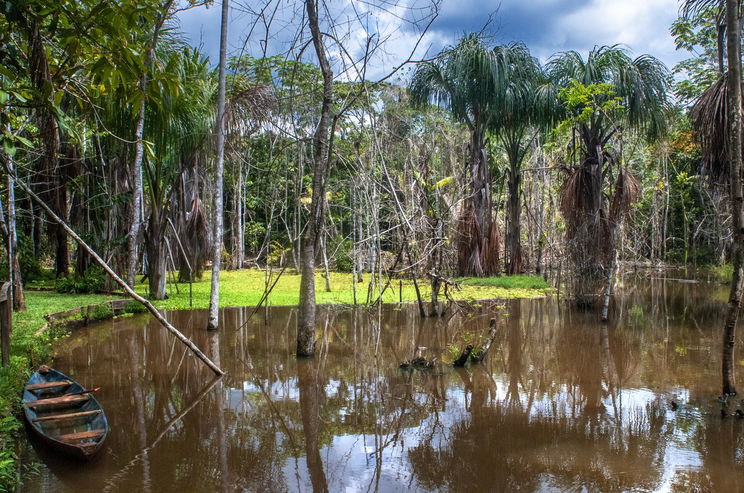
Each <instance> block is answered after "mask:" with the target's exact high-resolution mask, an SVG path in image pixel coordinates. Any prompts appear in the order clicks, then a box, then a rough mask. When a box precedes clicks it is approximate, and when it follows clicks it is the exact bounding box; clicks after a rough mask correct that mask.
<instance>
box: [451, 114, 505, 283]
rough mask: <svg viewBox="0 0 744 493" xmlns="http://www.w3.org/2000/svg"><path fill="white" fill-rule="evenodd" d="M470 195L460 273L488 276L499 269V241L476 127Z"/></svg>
mask: <svg viewBox="0 0 744 493" xmlns="http://www.w3.org/2000/svg"><path fill="white" fill-rule="evenodd" d="M470 179H471V184H472V189H471V196H470V199H469V200H468V203H467V204H466V206H465V207H466V210H465V213H464V216H463V222H464V224H463V229H464V231H463V234H464V241H462V242H461V243H460V246H459V253H458V256H459V263H460V266H459V267H460V273H461V274H462V275H466V276H478V277H482V276H487V275H491V274H496V271H497V269H498V242H497V240H496V231H495V229H494V228H493V220H492V216H491V174H490V171H489V169H488V159H487V157H486V151H485V136H484V133H483V131H482V130H481V129H480V128H479V127H478V126H477V125H476V126H475V128H473V130H472V132H471V141H470Z"/></svg>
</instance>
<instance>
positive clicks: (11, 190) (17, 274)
mask: <svg viewBox="0 0 744 493" xmlns="http://www.w3.org/2000/svg"><path fill="white" fill-rule="evenodd" d="M8 170H9V172H8V265H9V266H10V268H9V269H8V270H9V272H10V281H11V283H12V289H13V291H12V292H13V310H15V311H23V310H25V309H26V298H25V296H24V295H23V280H22V279H21V265H20V263H19V262H18V233H17V231H16V210H15V180H14V179H13V175H14V174H15V168H14V166H13V157H12V156H8Z"/></svg>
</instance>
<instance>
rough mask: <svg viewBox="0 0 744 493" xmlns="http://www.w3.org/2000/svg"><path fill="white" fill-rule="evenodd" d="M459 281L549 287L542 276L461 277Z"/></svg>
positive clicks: (492, 285)
mask: <svg viewBox="0 0 744 493" xmlns="http://www.w3.org/2000/svg"><path fill="white" fill-rule="evenodd" d="M457 282H459V283H460V284H463V285H465V286H483V287H493V288H503V289H508V290H513V289H538V290H544V289H548V288H549V287H550V286H548V283H547V282H545V279H543V278H542V277H540V276H526V275H518V276H500V277H461V278H459V279H457Z"/></svg>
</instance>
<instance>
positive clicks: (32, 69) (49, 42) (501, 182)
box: [0, 0, 740, 470]
mask: <svg viewBox="0 0 744 493" xmlns="http://www.w3.org/2000/svg"><path fill="white" fill-rule="evenodd" d="M724 3H725V2H717V1H688V2H685V3H684V5H683V7H684V9H683V14H684V15H683V16H682V17H680V19H679V20H678V21H677V22H675V23H674V25H673V26H672V28H671V29H672V34H673V35H674V36H675V39H676V41H677V45H678V48H679V49H681V50H686V51H688V52H689V53H690V56H691V58H690V59H688V60H686V61H684V62H682V63H680V64H679V65H678V66H676V67H674V68H672V69H671V70H669V69H668V68H667V67H665V66H664V65H663V64H662V63H661V62H660V61H659V60H657V59H656V58H654V57H653V56H652V55H650V54H641V55H634V54H632V53H631V51H630V50H629V49H627V48H624V47H620V46H602V45H598V46H597V47H596V48H594V49H593V50H591V51H590V52H589V53H588V54H580V53H577V52H564V53H557V54H555V55H554V56H553V57H551V58H550V59H548V60H545V61H540V60H538V59H536V58H535V57H534V56H533V55H532V54H530V51H529V47H528V46H526V45H524V44H521V43H513V44H503V45H496V44H495V43H494V41H493V40H492V39H491V38H489V37H488V36H485V35H483V34H482V33H479V34H467V35H465V36H463V37H462V39H461V40H460V41H459V42H458V43H456V44H454V45H453V46H449V47H447V48H445V49H443V50H442V51H441V53H439V54H438V55H437V56H436V57H434V58H433V59H432V60H431V61H428V62H422V63H419V64H416V65H413V66H412V71H411V73H410V77H408V78H407V79H406V78H403V79H401V78H397V76H398V75H400V74H401V73H402V72H396V71H393V72H392V73H391V74H389V76H388V77H385V78H383V80H377V81H372V80H369V79H368V78H367V77H365V74H366V69H367V66H368V64H371V63H373V62H372V60H373V57H372V56H371V55H370V54H369V53H367V54H365V56H364V57H363V58H362V59H361V60H353V59H351V58H349V57H350V55H349V54H348V53H346V52H345V48H344V46H343V45H342V44H341V42H342V41H343V39H344V38H343V37H342V36H340V37H333V36H329V35H325V34H323V32H324V31H323V29H321V28H329V27H330V26H335V24H334V20H333V19H331V18H326V17H324V16H323V15H321V16H320V18H319V16H318V12H319V9H318V6H317V5H316V4H315V2H313V1H312V0H308V1H307V2H304V3H303V4H302V8H303V9H307V14H308V15H307V25H304V24H303V25H300V26H296V31H297V38H296V39H297V42H296V43H295V45H293V46H292V48H290V49H289V50H288V51H287V52H285V53H281V54H273V55H272V54H266V53H264V54H263V56H260V57H254V56H251V55H248V54H246V53H244V52H241V54H240V55H239V56H233V57H232V58H229V59H228V60H227V61H226V62H225V63H226V74H227V77H226V78H227V80H226V91H227V93H226V97H225V101H224V103H225V104H224V119H223V120H222V123H223V125H219V126H218V125H216V122H217V120H218V118H217V115H218V114H221V109H220V108H221V107H220V106H219V105H218V100H219V99H220V98H219V90H218V89H219V84H218V82H219V78H218V73H219V70H218V69H215V68H214V67H213V63H214V61H210V60H208V59H207V58H206V57H205V56H204V54H203V53H201V52H200V51H199V49H196V48H193V47H191V46H188V45H187V44H186V43H185V42H184V41H183V40H182V39H181V38H180V37H179V35H178V33H177V32H176V31H175V30H174V29H173V27H172V26H173V22H174V19H175V17H176V15H177V12H178V11H179V9H181V8H183V7H187V6H188V5H180V4H178V2H175V1H173V0H166V1H164V2H159V1H153V0H146V1H137V2H132V1H129V0H124V1H120V2H103V3H95V2H76V1H67V0H54V1H48V0H44V1H41V0H29V1H25V2H6V4H5V8H4V10H3V11H2V13H0V43H1V45H2V49H0V107H1V108H2V112H1V114H0V116H1V121H0V125H1V128H0V140H2V149H1V150H0V161H2V166H3V170H2V175H3V188H2V192H1V193H0V197H1V199H2V209H1V211H2V214H1V215H0V226H1V228H0V229H1V232H2V237H3V245H4V250H5V252H6V253H7V255H3V256H2V260H1V261H0V272H2V275H3V278H8V279H11V280H12V282H13V293H14V305H15V308H16V309H18V310H23V308H24V298H23V285H24V283H25V284H27V283H30V282H34V281H39V280H44V277H45V276H47V280H46V284H47V285H49V284H50V282H49V279H48V277H49V275H50V274H49V271H50V269H51V270H52V272H53V274H52V276H53V277H54V278H55V279H56V281H55V283H56V289H57V290H58V291H59V292H61V293H107V292H108V293H110V292H111V291H112V290H114V289H115V283H114V282H113V281H112V279H111V277H110V276H107V275H106V274H105V273H104V272H103V271H102V270H101V267H100V266H98V265H96V264H95V263H94V261H93V258H92V256H91V255H90V254H89V253H88V252H87V251H86V250H85V249H83V248H82V247H80V246H78V244H77V243H73V242H72V241H71V240H70V238H69V236H68V234H67V233H66V232H65V230H64V229H63V227H62V225H61V223H58V222H57V221H56V220H54V217H53V215H56V216H58V217H59V218H60V219H61V221H63V222H64V223H67V224H69V225H70V226H71V227H72V229H74V230H75V231H76V232H77V233H78V234H79V235H80V237H81V238H82V239H83V240H84V241H85V242H87V243H88V244H89V245H90V246H91V247H92V248H93V250H95V251H96V252H98V253H99V254H100V255H101V257H102V258H103V259H104V260H105V261H106V262H107V263H108V264H109V265H110V266H111V268H112V269H113V270H114V271H115V272H116V273H117V274H118V275H119V276H120V277H121V278H123V279H125V280H126V281H127V282H128V284H129V285H131V286H134V285H135V283H136V282H137V279H136V277H137V276H141V280H140V283H142V282H145V281H146V282H147V293H148V294H149V296H150V297H151V298H152V299H154V300H164V299H166V298H167V296H168V292H169V288H168V284H169V283H170V284H171V286H172V285H174V284H176V283H187V282H189V281H199V280H200V279H201V277H202V274H203V272H204V271H205V270H206V269H208V268H210V266H216V275H219V272H218V270H219V264H220V262H215V260H218V261H220V260H221V264H222V266H223V267H224V268H226V269H229V270H238V269H244V268H246V267H259V268H261V269H265V272H270V270H271V269H276V270H277V271H278V270H279V269H283V268H285V267H286V268H289V269H290V272H291V273H292V275H294V274H296V273H301V276H302V278H303V280H302V281H301V282H299V279H298V282H297V286H296V289H297V293H296V294H297V296H294V295H292V296H289V295H287V298H286V299H287V302H292V303H295V302H297V301H298V300H300V302H301V304H302V306H303V307H308V308H306V309H304V311H303V312H302V313H303V315H302V316H301V317H300V319H301V321H300V324H301V327H300V330H299V332H300V333H302V332H303V330H305V331H306V330H312V329H308V327H310V328H312V327H314V318H313V317H314V311H313V310H312V309H310V308H311V307H314V303H315V299H316V296H315V295H314V285H315V281H314V279H315V275H314V271H315V267H316V266H317V267H318V270H319V271H322V272H323V273H324V276H323V277H322V278H321V277H319V278H318V279H319V282H322V283H324V286H323V288H324V290H325V291H326V292H336V291H337V289H338V288H339V286H336V285H335V284H336V283H337V282H338V279H339V278H338V276H335V275H333V274H331V272H332V271H337V272H344V273H347V274H349V275H350V278H352V279H359V280H360V281H363V284H358V286H359V293H357V292H356V290H355V291H354V292H353V298H352V301H353V302H355V303H357V302H358V303H374V302H376V301H377V300H380V299H382V294H383V292H384V291H386V290H387V289H388V286H389V285H390V284H391V283H392V285H393V286H394V287H395V286H397V283H398V282H399V281H401V280H403V281H405V285H406V286H412V285H413V284H414V282H415V284H416V285H415V286H414V288H413V290H412V291H411V292H409V293H408V294H407V295H406V297H407V298H408V299H418V301H419V302H421V301H422V300H423V299H424V298H426V299H427V300H429V301H431V302H432V305H431V307H432V308H431V310H430V311H427V312H425V310H424V309H423V308H422V310H421V312H422V314H423V315H426V316H429V315H437V314H439V309H438V303H437V302H438V301H439V300H441V299H442V296H444V294H443V293H446V292H447V290H446V288H447V286H450V283H452V282H453V281H454V280H455V279H456V278H459V277H460V276H474V277H484V276H498V275H501V274H510V275H513V274H535V275H538V276H542V277H544V278H545V279H546V280H550V281H552V282H554V283H556V282H562V283H564V284H565V285H566V286H567V287H568V292H569V295H570V296H571V297H572V298H575V299H576V300H577V301H578V302H579V304H580V305H581V306H583V307H590V308H591V307H594V308H596V307H600V306H602V305H603V304H604V305H605V310H606V305H607V303H608V302H609V301H608V300H609V293H610V292H611V287H612V284H613V276H614V273H615V271H616V270H617V268H618V266H619V265H620V264H622V263H631V262H632V263H645V264H653V265H658V264H663V263H672V264H683V265H686V266H687V265H691V266H697V265H703V264H714V265H724V264H727V263H730V262H732V261H734V260H736V258H737V255H740V253H738V252H739V250H740V249H738V248H737V247H736V245H737V242H736V238H737V236H736V234H738V233H737V231H736V230H735V229H732V225H734V226H735V225H736V224H737V223H736V217H737V215H736V214H733V215H732V212H731V211H732V210H731V209H730V208H729V207H728V205H727V204H728V199H729V190H730V189H729V185H730V184H731V183H734V185H732V188H731V190H734V187H735V186H736V185H735V183H737V182H736V181H735V180H733V179H732V177H734V176H735V175H738V173H737V172H734V173H733V174H732V172H731V170H732V169H734V170H735V168H732V167H729V162H730V161H732V160H731V159H729V156H730V155H731V154H732V153H731V152H730V147H729V145H728V141H727V137H726V136H727V135H728V134H729V133H730V129H731V128H736V127H733V126H729V125H734V123H733V121H729V116H728V115H727V114H726V112H725V108H726V104H724V103H725V102H726V101H728V100H727V99H726V98H728V97H729V92H727V91H728V89H727V88H728V87H729V86H730V85H731V83H729V79H728V78H727V76H726V75H727V74H728V73H729V71H728V65H729V63H728V60H729V59H730V58H731V55H730V54H729V55H727V54H726V53H725V50H724V47H725V46H726V43H725V39H724V35H725V34H726V30H725V29H724V27H725V22H724V17H725V16H724V15H723V12H724V11H723V6H724ZM431 8H432V12H435V10H436V4H434V5H432V7H431ZM427 19H428V18H426V17H424V18H423V20H419V22H420V23H421V24H422V27H421V29H422V30H425V25H426V22H428V20H427ZM324 24H325V26H324ZM347 28H348V29H352V27H347ZM266 29H267V33H266V35H267V37H268V35H269V32H268V30H269V27H267V28H266ZM327 30H328V32H331V31H333V29H330V28H329V29H327ZM728 34H731V32H730V31H729V33H728ZM737 34H738V33H737ZM382 42H383V41H381V40H379V39H377V40H376V41H374V43H373V42H372V40H371V39H370V40H368V49H369V51H370V52H373V51H374V50H375V49H381V46H380V45H378V44H375V43H382ZM729 44H730V43H729ZM306 46H312V48H308V49H305V47H306ZM313 49H314V50H315V51H314V56H311V52H312V50H313ZM327 50H328V51H333V52H334V53H341V55H338V56H337V57H336V58H334V59H333V60H332V63H331V62H329V61H328V57H327V55H326V51H327ZM343 53H346V54H345V55H344V54H343ZM739 57H740V55H739ZM316 59H317V60H318V63H316ZM407 61H410V60H401V62H403V64H405V62H407ZM737 62H740V61H739V60H737ZM733 65H739V63H736V64H733ZM223 68H225V65H224V64H223ZM734 84H735V83H734ZM721 108H724V109H721ZM223 126H224V130H223V131H218V130H217V129H218V128H221V127H223ZM219 135H222V136H223V137H224V139H223V140H220V139H218V138H216V137H217V136H219ZM223 145H224V147H223ZM223 151H224V192H223V193H219V192H220V191H221V190H222V183H223V177H222V172H221V171H220V172H219V173H218V175H217V176H218V178H217V179H214V176H215V169H216V167H217V166H219V169H220V170H221V167H222V164H221V163H222V161H223V159H222V158H220V159H216V156H218V155H219V156H222V155H223ZM215 194H218V195H215ZM35 196H38V198H39V200H38V201H37V200H36V199H35V198H34V197H35ZM215 198H217V199H219V200H218V201H215ZM222 199H224V213H223V214H217V216H216V217H215V214H214V211H215V210H217V211H219V210H220V208H221V207H222V205H221V204H222ZM41 202H43V203H44V204H45V205H46V206H47V207H49V209H50V210H49V211H46V210H44V208H43V207H42V206H41ZM215 207H217V208H216V209H215ZM218 220H219V221H218ZM222 223H224V237H223V241H221V242H217V243H218V244H215V242H214V241H213V238H214V237H215V233H218V234H217V235H216V237H217V238H220V237H221V236H222V226H221V224H222ZM218 224H219V226H218V227H215V225H218ZM732 231H734V234H732ZM212 259H215V260H212ZM303 267H304V268H305V269H303ZM739 270H740V269H738V268H735V269H734V276H733V277H734V283H736V282H739V281H737V279H739V278H738V277H737V274H736V273H737V272H739ZM256 276H258V274H256ZM287 276H288V277H289V276H290V274H289V273H288V274H287ZM218 278H219V277H217V278H216V279H218ZM420 283H426V284H428V286H426V288H425V289H424V288H423V287H421V286H419V284H420ZM351 284H352V285H353V286H357V283H354V282H352V283H351ZM464 284H466V285H479V284H480V285H485V286H500V285H501V286H504V287H507V288H508V287H514V288H535V287H540V286H537V285H536V284H535V282H534V278H532V281H530V282H526V283H525V284H524V285H522V284H521V281H520V282H515V283H514V284H511V283H510V282H508V281H507V282H504V281H499V280H498V279H497V280H494V278H493V277H489V278H488V279H487V280H484V281H477V280H473V279H472V278H469V279H468V280H466V281H464ZM198 286H200V288H199V289H206V288H205V284H203V283H198ZM263 287H264V286H263V284H262V283H260V282H256V283H255V284H253V285H251V286H249V289H250V290H251V291H255V292H257V293H259V294H258V295H256V296H253V294H255V293H252V295H251V296H253V298H260V293H261V291H262V290H263ZM346 287H347V286H344V287H343V289H346ZM170 289H171V291H172V287H171V288H170ZM181 289H184V288H183V284H182V288H181ZM184 292H185V291H184ZM308 293H309V294H308ZM346 294H348V293H346ZM414 295H415V296H414ZM605 295H606V296H605ZM324 296H325V295H324V294H321V293H319V294H318V296H317V298H318V299H320V300H324V299H326V298H324ZM329 296H330V295H329ZM174 298H175V299H178V300H180V301H179V303H176V305H178V306H181V304H180V302H183V299H184V298H183V293H181V294H180V295H177V296H175V297H174ZM253 298H250V299H253ZM70 299H76V298H70ZM245 299H248V298H245ZM282 299H284V298H282ZM344 300H345V301H346V298H344ZM244 302H245V303H250V302H249V301H244ZM254 302H255V301H254ZM73 304H74V302H73ZM48 308H49V309H50V310H52V308H53V307H51V305H50V306H49V307H48ZM37 309H38V307H34V310H37ZM737 309H738V305H737ZM308 317H309V318H308ZM734 324H735V319H734ZM303 327H304V328H303ZM312 339H313V338H312V337H310V338H309V340H310V342H311V343H312ZM298 341H299V339H298ZM301 343H302V341H299V342H298V353H300V354H304V353H308V354H312V344H310V345H309V346H306V347H305V349H301V348H300V345H301ZM305 343H307V340H306V341H305ZM26 363H28V359H26V360H24V364H26ZM13 365H15V366H16V367H19V365H20V366H23V365H22V364H21V363H19V362H18V361H14V362H13V363H12V365H11V366H13ZM3 371H4V372H6V371H7V372H12V371H14V370H13V369H12V368H11V369H10V370H3ZM24 371H25V368H24ZM0 410H2V411H3V412H6V410H7V406H3V409H0ZM3 423H5V422H3ZM1 426H3V427H10V425H7V424H2V425H1ZM2 429H4V428H0V432H1V431H2ZM3 460H4V457H3V456H0V466H2V461H3ZM0 470H2V467H0Z"/></svg>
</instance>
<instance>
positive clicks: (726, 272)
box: [710, 264, 734, 283]
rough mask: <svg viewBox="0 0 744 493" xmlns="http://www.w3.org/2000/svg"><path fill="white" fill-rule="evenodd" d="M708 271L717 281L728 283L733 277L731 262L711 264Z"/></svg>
mask: <svg viewBox="0 0 744 493" xmlns="http://www.w3.org/2000/svg"><path fill="white" fill-rule="evenodd" d="M710 272H711V274H713V276H714V277H715V278H716V280H717V281H719V282H723V283H730V282H731V279H732V278H733V277H734V266H733V265H732V264H723V265H713V266H711V267H710Z"/></svg>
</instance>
